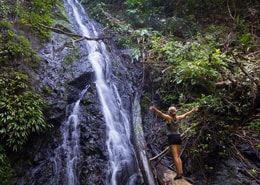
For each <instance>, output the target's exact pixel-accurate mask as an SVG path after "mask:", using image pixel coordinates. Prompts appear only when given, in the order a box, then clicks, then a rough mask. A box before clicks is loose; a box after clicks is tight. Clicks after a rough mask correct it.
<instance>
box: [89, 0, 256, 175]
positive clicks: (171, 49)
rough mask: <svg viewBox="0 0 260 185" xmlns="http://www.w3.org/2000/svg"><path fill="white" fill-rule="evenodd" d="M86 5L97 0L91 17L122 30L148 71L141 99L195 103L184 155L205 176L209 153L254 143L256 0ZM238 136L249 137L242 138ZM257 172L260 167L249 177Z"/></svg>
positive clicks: (121, 42)
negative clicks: (195, 114) (195, 107)
mask: <svg viewBox="0 0 260 185" xmlns="http://www.w3.org/2000/svg"><path fill="white" fill-rule="evenodd" d="M88 3H89V4H92V6H94V4H96V3H97V4H98V6H99V7H100V8H99V10H97V9H95V13H94V14H95V15H94V14H92V13H91V12H92V8H90V9H89V12H90V14H91V15H92V16H93V17H95V19H96V20H99V21H100V22H101V23H102V24H104V25H106V29H109V30H110V31H113V32H115V33H120V34H121V36H119V37H117V43H118V46H119V47H122V48H124V49H130V50H131V51H132V62H141V63H142V64H143V66H144V73H145V74H147V72H149V74H150V76H149V77H146V78H144V79H145V80H147V82H146V81H145V82H144V84H145V83H150V82H151V81H152V84H151V85H149V88H148V87H146V86H145V88H146V91H147V93H144V95H143V98H144V99H145V101H142V102H147V99H149V97H148V95H147V94H148V92H153V93H152V94H150V97H157V99H158V97H159V99H160V107H165V109H166V108H167V107H168V106H169V105H171V104H175V105H176V106H177V107H179V108H180V109H182V110H188V109H189V108H191V107H192V106H198V107H200V108H199V110H200V111H199V112H198V116H197V118H196V119H194V117H193V121H192V123H194V124H192V125H189V126H191V127H192V128H193V129H192V132H191V133H189V134H190V136H189V138H192V139H191V140H190V141H189V142H188V143H189V146H188V147H189V149H190V150H189V152H187V153H186V155H187V156H186V157H187V158H189V159H191V161H193V162H194V163H197V164H196V165H192V166H198V164H199V166H200V167H201V169H203V168H204V169H205V171H204V172H205V173H206V172H210V171H211V169H214V164H213V163H212V161H215V160H212V161H210V160H209V156H214V159H217V158H219V159H221V158H223V157H227V156H232V157H234V156H233V151H238V150H237V149H236V146H235V145H233V144H232V143H238V142H247V143H251V144H252V147H253V148H259V146H258V145H257V144H256V143H259V134H258V130H259V119H260V117H259V111H260V104H259V103H258V102H260V76H259V74H260V53H259V50H260V48H259V43H260V39H259V36H260V29H259V28H260V12H259V7H260V4H259V2H258V1H255V0H250V1H247V2H246V3H245V2H243V3H242V1H239V0H235V1H226V0H212V1H194V0H189V1H182V0H180V1H160V0H158V1H148V0H141V1H138V0H125V1H122V0H121V1H109V0H107V1H105V0H104V1H96V2H94V1H88ZM224 25H226V26H224ZM151 87H152V88H153V89H150V88H151ZM151 101H153V99H152V98H150V102H151ZM142 107H148V105H146V106H145V105H144V106H142ZM242 128H243V129H242ZM184 129H185V128H184ZM242 133H248V134H251V135H253V136H254V137H252V138H247V139H245V137H243V136H242V135H241V134H242ZM253 143H255V144H253ZM201 154H205V155H201ZM238 160H241V161H242V160H243V159H242V158H240V159H238ZM248 168H249V166H248ZM253 173H254V174H253ZM255 174H258V175H259V171H257V170H254V172H251V174H250V175H252V176H255Z"/></svg>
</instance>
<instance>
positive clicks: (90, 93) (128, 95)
mask: <svg viewBox="0 0 260 185" xmlns="http://www.w3.org/2000/svg"><path fill="white" fill-rule="evenodd" d="M66 42H67V43H70V42H71V38H69V37H67V36H66V35H59V34H56V33H53V34H52V41H51V42H50V43H47V44H46V45H45V46H44V48H43V49H42V50H41V51H39V56H40V57H41V58H42V60H43V61H42V64H41V67H40V68H39V69H38V70H37V71H36V73H35V72H34V78H35V79H36V83H35V86H36V89H37V90H38V91H39V92H41V93H42V94H44V96H45V98H46V99H47V101H48V102H49V108H48V109H47V110H46V112H45V115H46V121H47V122H49V123H51V124H52V125H53V127H52V128H51V129H50V130H48V131H47V132H46V133H45V134H42V135H34V136H31V137H30V140H29V143H28V144H27V145H26V146H25V149H24V150H23V151H22V152H20V153H16V154H14V155H13V157H12V158H13V161H14V162H15V163H16V166H17V168H16V177H15V178H13V179H12V181H11V182H10V184H19V185H25V184H26V185H29V184H39V185H40V184H65V181H66V180H65V179H64V178H62V177H61V176H62V175H60V174H62V173H65V169H63V168H62V167H63V166H64V164H65V161H63V159H62V160H58V159H57V155H65V154H66V152H67V151H60V150H59V149H58V148H59V147H60V145H61V143H62V142H63V141H62V134H64V133H62V132H64V131H63V130H61V127H62V125H63V124H64V122H66V120H68V117H69V115H70V113H71V112H72V109H73V106H74V105H75V102H76V101H77V100H78V99H79V98H80V93H81V92H82V91H83V89H85V88H86V87H87V86H88V90H87V91H86V93H84V94H83V95H81V96H82V97H81V101H80V105H79V107H80V109H79V110H80V113H79V115H80V116H79V118H78V119H79V121H80V124H79V128H78V129H80V136H79V137H80V139H79V140H80V144H79V145H80V160H81V162H80V163H79V164H78V166H77V167H76V168H77V170H76V172H75V173H76V175H77V176H78V179H79V180H78V182H77V184H105V181H106V179H105V177H106V170H107V161H108V151H107V147H106V145H105V143H106V125H105V124H104V118H103V115H102V112H101V110H100V102H99V100H98V95H97V90H96V88H95V83H94V82H95V75H94V72H93V69H92V66H91V64H90V63H88V62H87V60H88V59H87V55H88V54H87V53H85V52H84V51H83V50H81V47H80V44H76V45H75V46H71V47H68V46H66V45H67V44H66ZM106 44H107V47H109V48H110V52H111V56H112V57H113V63H114V65H113V66H112V69H111V70H112V73H111V74H110V77H109V79H110V81H111V82H113V84H115V85H116V86H117V88H118V90H119V94H120V96H121V98H122V102H123V107H124V109H125V110H127V111H128V113H129V115H131V106H132V100H133V97H134V95H135V91H137V90H136V89H137V88H138V86H139V85H140V84H139V79H140V78H141V75H142V71H141V68H140V67H139V66H136V65H135V64H133V63H131V62H130V57H129V55H128V54H126V53H127V52H126V51H120V50H117V49H116V47H115V46H114V43H113V40H107V42H106ZM59 152H61V153H59ZM17 155H19V156H17ZM58 164H59V165H58ZM58 166H59V169H58Z"/></svg>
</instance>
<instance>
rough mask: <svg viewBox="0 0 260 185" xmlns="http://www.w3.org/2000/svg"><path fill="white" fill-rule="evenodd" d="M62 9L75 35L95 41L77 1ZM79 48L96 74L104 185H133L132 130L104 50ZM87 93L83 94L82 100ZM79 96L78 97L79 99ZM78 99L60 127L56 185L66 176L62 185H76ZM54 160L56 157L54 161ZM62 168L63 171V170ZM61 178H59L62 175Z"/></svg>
mask: <svg viewBox="0 0 260 185" xmlns="http://www.w3.org/2000/svg"><path fill="white" fill-rule="evenodd" d="M65 5H66V7H67V9H68V13H69V15H70V21H71V23H72V25H73V26H74V27H75V30H76V31H75V32H77V33H78V34H81V35H84V36H86V37H93V38H96V37H98V31H97V30H96V29H95V24H94V22H93V21H92V20H90V19H89V18H88V16H87V15H86V13H85V10H84V8H83V7H82V5H81V4H80V3H79V2H78V1H77V0H65ZM81 45H82V46H83V47H84V49H85V50H86V53H87V54H88V60H87V61H86V62H90V63H91V65H92V68H93V70H94V72H95V76H96V81H95V85H96V89H97V93H98V97H99V102H100V103H101V110H102V113H103V116H104V120H105V123H104V124H106V138H107V140H106V146H107V150H108V154H109V161H108V169H104V174H106V184H108V185H117V184H120V185H121V184H129V185H132V184H135V181H136V179H137V178H138V176H139V171H138V164H137V163H138V162H137V159H136V154H135V150H134V146H133V144H132V143H131V126H130V121H129V119H130V118H129V115H128V114H127V111H126V110H125V109H124V108H123V106H122V100H121V97H120V94H119V92H118V89H117V87H116V85H115V84H113V83H112V82H111V81H110V79H109V77H110V73H111V70H110V68H111V59H110V55H109V53H108V51H107V50H106V46H105V44H104V43H103V42H102V41H93V40H92V41H89V40H84V41H81ZM86 91H87V88H86V89H84V90H83V91H82V94H81V96H82V95H83V94H84V93H85V92H86ZM81 96H80V97H81ZM79 103H80V98H79V100H78V101H77V102H76V103H75V104H74V105H73V111H72V113H71V115H69V116H68V120H67V121H66V122H65V123H64V124H63V126H62V128H61V133H62V134H63V136H62V137H63V144H62V145H61V146H60V147H59V148H58V149H57V151H56V155H61V153H62V155H65V156H66V157H65V160H66V161H65V162H64V161H63V160H61V159H60V160H55V164H56V165H55V166H56V169H55V171H57V174H59V175H58V176H57V180H56V184H59V183H60V182H64V180H62V178H63V176H64V174H62V173H64V172H65V173H66V175H65V176H64V177H66V182H65V184H68V185H78V184H79V180H78V170H79V169H78V168H77V164H78V162H79V161H81V160H84V159H82V156H81V151H80V148H79V147H80V146H79V135H80V130H79V128H78V125H79V124H80V123H79V121H78V119H77V116H78V114H79V111H78V108H79ZM55 158H56V157H55ZM64 166H65V169H66V170H65V171H63V170H62V169H63V168H62V167H64ZM61 174H62V175H61Z"/></svg>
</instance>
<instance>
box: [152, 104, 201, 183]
mask: <svg viewBox="0 0 260 185" xmlns="http://www.w3.org/2000/svg"><path fill="white" fill-rule="evenodd" d="M150 110H153V111H155V112H156V113H157V114H158V115H159V116H161V117H162V118H164V119H166V121H167V125H166V134H167V136H168V145H169V148H170V151H171V153H172V157H173V161H174V163H175V167H176V171H177V175H176V177H175V178H174V180H177V179H182V175H183V171H182V161H181V158H180V154H181V144H182V140H181V136H180V132H179V127H180V121H181V120H183V119H184V118H186V116H188V115H190V114H191V113H193V112H196V111H197V110H198V109H197V108H193V109H191V110H190V111H189V112H186V113H185V114H182V115H180V116H177V115H176V113H177V109H176V108H175V107H173V106H171V107H169V109H168V114H164V113H162V112H161V111H160V110H158V109H157V108H156V107H155V106H151V107H150Z"/></svg>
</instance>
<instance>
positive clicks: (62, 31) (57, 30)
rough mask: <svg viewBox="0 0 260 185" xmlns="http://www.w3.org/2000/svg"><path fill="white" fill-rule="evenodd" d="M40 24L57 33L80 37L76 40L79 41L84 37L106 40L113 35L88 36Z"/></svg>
mask: <svg viewBox="0 0 260 185" xmlns="http://www.w3.org/2000/svg"><path fill="white" fill-rule="evenodd" d="M39 25H40V26H42V27H43V28H45V29H50V30H52V31H53V32H55V33H60V34H64V35H68V36H71V37H79V39H77V40H75V41H74V42H79V41H82V40H84V39H86V40H95V41H97V40H104V39H111V37H99V38H90V37H87V36H84V35H78V34H75V33H72V32H66V31H64V30H61V29H59V28H53V27H49V26H45V25H43V24H39Z"/></svg>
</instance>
